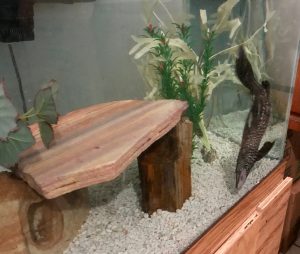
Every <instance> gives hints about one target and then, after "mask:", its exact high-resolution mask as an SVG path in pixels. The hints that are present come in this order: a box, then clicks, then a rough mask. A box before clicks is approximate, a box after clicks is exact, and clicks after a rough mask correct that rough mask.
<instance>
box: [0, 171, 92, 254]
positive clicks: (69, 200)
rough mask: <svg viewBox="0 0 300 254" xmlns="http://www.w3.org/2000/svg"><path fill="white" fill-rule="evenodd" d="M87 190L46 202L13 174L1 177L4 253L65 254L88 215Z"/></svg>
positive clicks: (1, 248)
mask: <svg viewBox="0 0 300 254" xmlns="http://www.w3.org/2000/svg"><path fill="white" fill-rule="evenodd" d="M87 202H88V196H87V191H86V190H80V191H75V192H72V193H70V194H67V195H64V196H62V197H59V198H56V199H52V200H46V199H44V198H43V197H41V196H40V195H38V194H37V193H36V192H35V191H34V190H32V189H31V188H30V187H29V186H28V185H27V184H26V183H24V182H23V181H21V180H20V179H18V178H16V177H14V176H13V175H12V174H9V173H1V174H0V232H1V238H0V253H1V254H19V253H20V254H21V253H30V254H53V253H62V252H63V251H64V250H65V249H66V247H67V246H68V245H69V243H70V241H71V240H72V239H73V238H74V236H75V235H76V234H77V233H78V230H79V228H80V227H81V225H82V224H83V222H84V221H85V219H86V217H87V215H88V210H89V209H88V204H87Z"/></svg>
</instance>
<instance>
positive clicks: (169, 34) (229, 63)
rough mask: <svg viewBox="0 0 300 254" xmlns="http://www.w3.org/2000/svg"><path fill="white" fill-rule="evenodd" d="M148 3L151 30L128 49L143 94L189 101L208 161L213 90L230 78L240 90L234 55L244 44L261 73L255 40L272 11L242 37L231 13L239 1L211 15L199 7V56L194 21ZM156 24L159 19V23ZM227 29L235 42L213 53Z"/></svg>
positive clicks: (189, 113)
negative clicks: (193, 43)
mask: <svg viewBox="0 0 300 254" xmlns="http://www.w3.org/2000/svg"><path fill="white" fill-rule="evenodd" d="M149 2H151V4H149ZM149 2H148V1H146V4H145V6H147V7H148V8H146V9H145V13H146V14H145V17H146V18H145V20H146V22H147V24H148V25H147V27H146V28H145V31H146V33H147V35H146V36H140V37H136V36H132V39H133V40H134V41H135V42H136V45H135V46H134V47H133V48H132V49H131V50H130V52H129V54H130V55H134V60H135V61H136V64H137V67H138V70H139V71H140V72H141V74H142V77H143V78H144V80H145V82H146V84H147V85H148V86H149V88H150V89H149V90H148V92H147V95H146V97H145V98H146V99H160V98H165V99H180V100H185V101H187V102H188V105H189V108H188V110H187V116H188V117H189V119H190V120H191V121H192V122H193V128H194V134H195V135H197V136H198V137H199V138H200V140H201V144H202V155H203V159H204V160H205V161H207V162H209V161H213V160H214V158H215V157H216V154H215V150H214V149H213V147H212V146H211V144H210V142H209V139H208V135H207V130H206V127H205V126H206V123H205V118H204V109H205V107H206V105H207V104H208V102H209V100H210V99H211V95H212V93H213V90H214V89H215V88H216V87H217V86H218V85H219V84H221V83H223V82H224V81H230V82H231V83H233V84H237V85H238V86H237V87H238V89H243V86H240V82H239V80H238V79H237V78H236V75H235V68H234V65H235V60H234V59H235V54H236V51H237V49H238V48H239V46H240V45H243V46H244V47H245V51H246V52H247V54H248V56H249V59H250V60H253V65H254V66H257V68H256V72H258V74H259V73H260V71H261V66H262V64H261V62H262V61H260V60H261V59H259V58H257V56H259V54H256V53H255V49H256V45H255V39H256V36H257V34H258V33H259V32H260V31H261V30H262V28H264V27H266V24H267V22H268V21H269V19H270V17H271V16H272V15H273V14H272V15H268V17H267V18H266V21H265V23H264V25H263V26H262V27H261V28H259V30H258V31H256V32H255V33H254V34H252V35H251V36H250V35H249V36H248V37H246V38H245V40H243V39H242V37H241V36H240V34H241V33H242V32H240V29H239V28H240V27H241V21H240V19H239V18H234V19H232V18H231V17H232V9H233V8H234V6H235V5H236V4H237V3H238V2H239V0H227V1H225V2H224V3H223V4H222V5H220V6H219V7H218V10H217V12H216V13H215V14H213V15H212V16H211V17H210V18H209V19H208V18H207V13H206V10H200V27H201V33H202V45H201V46H202V47H201V48H202V52H201V54H199V55H198V54H196V53H195V52H194V50H193V49H192V48H191V47H190V41H191V37H190V26H189V25H187V22H182V23H180V22H175V19H174V17H173V16H172V15H171V13H170V12H169V11H168V9H167V7H166V6H165V5H164V3H163V2H162V1H160V0H154V1H149ZM159 6H161V7H162V9H163V11H165V13H166V14H167V15H166V17H167V18H169V19H170V21H165V20H163V19H162V18H161V17H159V16H158V14H157V13H158V11H157V10H156V9H155V8H158V7H159ZM160 12H161V11H160ZM186 16H188V15H186ZM154 23H158V24H157V26H154V25H153V24H154ZM168 24H169V25H168ZM224 32H228V39H229V41H230V45H231V46H230V47H229V48H226V49H223V50H221V51H219V52H215V49H214V42H215V41H216V40H217V39H218V36H219V35H220V34H222V33H224ZM220 55H225V58H224V59H225V60H222V61H220V60H219V58H218V57H219V56H220ZM251 63H252V62H251Z"/></svg>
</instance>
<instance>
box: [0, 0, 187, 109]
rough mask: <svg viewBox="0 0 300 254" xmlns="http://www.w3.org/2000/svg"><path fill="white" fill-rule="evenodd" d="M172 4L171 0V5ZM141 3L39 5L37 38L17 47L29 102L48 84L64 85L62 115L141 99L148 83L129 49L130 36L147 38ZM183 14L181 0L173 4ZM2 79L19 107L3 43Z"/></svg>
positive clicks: (120, 0) (0, 46)
mask: <svg viewBox="0 0 300 254" xmlns="http://www.w3.org/2000/svg"><path fill="white" fill-rule="evenodd" d="M169 2H170V1H169ZM141 3H142V0H97V1H95V2H88V3H76V4H59V3H36V4H35V6H34V13H35V17H34V21H35V40H34V41H32V42H19V43H14V44H13V48H14V51H15V55H16V59H17V61H18V65H19V68H20V73H21V76H22V80H23V85H24V90H25V95H26V98H27V102H29V104H30V103H31V100H32V98H33V95H34V93H35V91H36V90H37V89H38V88H39V87H40V86H41V84H43V83H45V82H46V81H47V80H50V79H56V80H57V81H58V82H59V85H60V89H59V92H60V95H59V100H58V105H59V111H60V112H61V113H65V112H68V111H70V110H72V109H75V108H78V107H83V106H87V105H90V104H94V103H99V102H105V101H111V100H119V99H132V98H143V96H144V83H143V81H142V79H141V77H140V75H139V73H138V71H137V68H136V66H135V64H134V63H133V62H132V60H131V57H130V56H128V51H129V50H130V48H131V47H132V46H133V45H134V43H133V42H132V40H131V37H130V35H131V34H143V28H144V23H143V20H142V18H141V14H142V8H141V7H142V4H141ZM169 5H170V6H171V7H172V9H173V10H175V11H176V10H177V12H178V11H179V10H182V8H183V4H182V1H181V0H174V1H171V2H170V3H169ZM0 56H1V59H0V77H1V76H4V77H5V78H6V80H7V81H8V82H7V83H8V85H9V86H10V89H9V91H10V94H11V95H12V97H13V98H14V101H15V102H16V103H17V104H18V105H19V108H20V100H19V98H18V95H19V94H18V90H17V82H16V79H15V74H14V72H13V69H12V66H11V61H10V58H9V55H8V50H7V45H5V44H0Z"/></svg>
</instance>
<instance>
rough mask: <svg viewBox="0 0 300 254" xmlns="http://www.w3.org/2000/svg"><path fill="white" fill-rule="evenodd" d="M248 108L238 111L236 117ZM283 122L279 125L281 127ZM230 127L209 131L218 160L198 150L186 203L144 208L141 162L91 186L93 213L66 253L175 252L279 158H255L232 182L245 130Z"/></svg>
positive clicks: (208, 224)
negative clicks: (241, 179)
mask: <svg viewBox="0 0 300 254" xmlns="http://www.w3.org/2000/svg"><path fill="white" fill-rule="evenodd" d="M246 114H247V112H243V113H241V112H239V113H235V116H236V118H235V120H236V119H237V116H239V117H238V118H242V117H244V116H245V115H246ZM231 117H232V114H230V115H227V116H225V117H224V119H223V120H224V121H225V124H226V122H228V121H229V120H230V119H231ZM240 121H241V122H242V121H243V120H240ZM238 122H239V121H238ZM279 125H282V124H279ZM279 125H278V124H277V125H276V126H277V127H276V128H280V126H279ZM229 127H230V126H229ZM224 128H225V127H224ZM226 129H227V134H226V135H221V134H225V129H223V130H222V131H220V134H219V135H216V134H214V133H212V132H209V136H210V140H211V142H212V145H213V146H214V148H215V149H216V150H217V153H218V160H216V161H215V162H213V163H212V164H207V163H205V162H204V161H203V160H202V159H201V155H200V148H197V149H196V150H195V151H194V155H193V160H192V196H191V197H190V198H189V199H188V200H187V201H186V202H185V203H184V205H183V207H182V209H180V210H178V211H177V212H176V213H171V212H167V211H161V210H158V211H157V212H155V213H154V214H152V215H151V216H149V215H148V214H146V213H144V212H142V210H141V206H140V203H139V201H140V197H141V193H140V187H139V177H138V168H137V163H133V164H132V165H131V166H130V167H129V168H128V169H127V170H126V171H125V172H124V173H123V175H121V176H120V177H119V178H117V179H116V180H114V181H112V182H108V183H104V184H100V185H96V186H93V187H91V188H90V189H89V193H90V202H91V206H92V208H91V211H90V214H89V216H88V218H87V221H86V223H85V224H84V225H83V226H82V228H81V230H80V232H79V234H78V236H77V237H76V238H75V239H74V240H73V241H72V243H71V244H70V246H69V248H68V249H67V250H66V251H65V253H66V254H70V253H78V254H79V253H80V254H82V253H99V254H106V253H109V254H121V253H123V254H125V253H126V254H140V253H143V254H146V253H149V254H150V253H155V254H160V253H164V254H167V253H170V254H171V253H172V254H173V253H180V252H181V251H183V250H184V249H185V248H186V247H187V246H188V245H189V244H190V243H192V242H193V241H194V240H195V239H196V238H197V237H198V236H199V235H200V234H201V233H203V232H204V231H205V230H206V229H207V228H208V227H209V226H210V225H211V224H212V223H213V222H214V221H215V220H216V219H218V218H219V217H220V216H221V215H222V214H224V212H226V211H227V210H228V209H229V208H230V207H232V205H233V204H234V203H235V202H237V201H238V200H239V199H240V198H241V197H242V196H244V195H245V194H246V193H247V192H248V191H249V190H250V189H251V188H252V187H253V186H255V185H256V184H257V183H258V182H259V181H260V179H262V178H263V177H264V176H266V175H267V173H269V171H270V170H271V169H273V168H274V167H275V166H276V165H277V164H278V160H277V159H272V158H270V157H269V158H264V159H262V160H261V161H259V162H257V163H256V164H255V167H254V170H253V171H252V172H251V173H250V175H249V176H248V178H247V181H246V183H245V185H244V186H243V187H242V189H241V190H240V191H239V193H237V192H236V191H235V188H234V184H235V163H236V159H237V155H238V151H239V145H238V144H237V143H236V142H235V141H234V138H235V137H238V136H240V135H241V130H240V128H228V127H227V128H226ZM216 133H217V132H216ZM269 133H270V135H271V136H270V139H271V138H273V135H274V134H273V132H269ZM268 138H269V137H268V136H267V139H268ZM197 143H199V142H197ZM274 149H275V150H276V147H274V148H273V150H274ZM275 154H276V153H275Z"/></svg>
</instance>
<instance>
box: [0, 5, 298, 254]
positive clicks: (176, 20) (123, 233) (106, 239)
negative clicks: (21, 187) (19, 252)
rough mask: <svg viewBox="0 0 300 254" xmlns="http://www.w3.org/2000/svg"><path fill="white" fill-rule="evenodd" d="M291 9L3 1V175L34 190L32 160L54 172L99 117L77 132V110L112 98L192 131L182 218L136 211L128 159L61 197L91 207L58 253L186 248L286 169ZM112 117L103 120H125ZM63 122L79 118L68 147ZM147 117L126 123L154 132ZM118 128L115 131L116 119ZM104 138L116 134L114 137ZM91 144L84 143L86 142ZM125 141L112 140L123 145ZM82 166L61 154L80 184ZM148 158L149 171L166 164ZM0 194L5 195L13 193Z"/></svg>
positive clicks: (136, 188) (177, 212) (293, 30)
mask: <svg viewBox="0 0 300 254" xmlns="http://www.w3.org/2000/svg"><path fill="white" fill-rule="evenodd" d="M299 11H300V2H298V1H296V0H285V1H281V0H252V1H250V0H198V1H197V0H34V1H32V0H19V1H9V0H5V1H1V3H0V14H1V16H0V56H1V58H0V78H1V80H2V81H1V90H0V119H1V121H0V125H2V126H1V127H0V151H1V154H2V155H0V159H1V160H0V165H1V166H2V167H1V174H2V175H3V174H7V171H8V172H10V174H15V175H18V176H19V177H21V178H22V179H23V180H24V181H25V182H28V183H29V185H28V188H29V189H31V188H34V189H36V190H37V191H38V192H39V186H38V187H36V186H34V184H32V179H31V178H28V177H27V175H26V174H23V175H22V172H21V173H20V171H18V167H20V168H21V167H23V166H24V165H25V164H26V163H29V164H30V163H35V162H36V161H37V160H40V161H41V162H40V163H41V164H39V165H42V166H43V165H45V164H46V162H45V161H47V163H49V165H50V166H51V165H56V164H55V163H56V162H55V161H58V162H57V163H58V165H59V164H64V162H62V161H59V159H58V158H57V156H58V155H57V154H60V155H61V156H64V154H65V153H67V152H68V149H73V148H74V146H76V147H77V148H76V149H80V148H81V147H82V149H84V147H85V145H86V143H85V138H86V137H87V136H88V135H89V134H88V133H86V132H85V126H88V124H89V123H90V122H93V121H95V123H96V125H97V124H101V123H102V122H101V121H102V120H101V119H102V118H101V117H103V116H102V115H101V116H100V115H97V114H98V113H97V114H96V113H95V116H93V115H92V114H94V113H93V112H94V111H93V109H94V108H89V111H82V112H84V113H82V115H84V116H83V118H82V119H83V120H82V122H81V125H79V124H78V125H76V121H80V119H81V118H79V117H78V116H77V115H76V112H79V111H80V110H84V109H86V108H88V107H90V106H92V105H111V104H110V103H112V102H117V101H126V103H127V102H128V101H131V100H134V101H138V102H134V103H137V104H134V105H135V106H134V107H135V108H138V107H139V106H138V105H142V104H139V103H143V102H144V101H147V102H148V101H151V102H152V101H154V102H159V101H161V100H179V101H184V102H185V104H184V105H186V106H185V108H184V109H185V110H184V113H183V117H184V119H185V120H186V121H187V122H189V123H190V125H191V126H192V127H193V130H192V132H191V133H192V134H191V137H190V138H191V143H190V144H191V153H192V154H191V156H190V157H188V158H190V163H191V164H190V178H191V180H190V181H191V190H190V193H189V195H188V197H187V198H185V199H184V202H183V204H182V205H180V207H178V209H174V211H166V209H163V207H162V208H161V209H160V208H159V209H156V210H155V211H151V212H149V213H147V212H145V207H144V206H143V205H142V202H141V200H142V198H144V190H141V181H142V180H141V179H142V177H141V174H143V173H142V172H141V171H142V170H143V167H145V165H144V164H143V163H140V162H137V160H136V159H137V157H138V155H137V156H135V157H134V156H132V158H131V157H130V158H131V163H130V165H126V167H125V166H124V168H123V169H122V172H121V173H119V174H114V176H112V177H109V178H107V180H105V179H106V178H105V179H104V180H103V181H101V182H97V181H96V180H95V181H93V180H91V179H89V180H88V181H87V183H86V184H85V185H82V186H81V185H80V184H78V186H77V185H76V186H75V187H74V188H73V187H72V188H73V189H72V190H71V189H70V190H64V191H62V192H61V195H63V194H65V193H68V192H71V191H75V190H77V189H82V188H84V189H85V190H86V197H85V202H86V203H88V204H89V206H90V208H89V213H88V215H87V217H86V219H85V221H84V222H83V223H82V226H81V227H80V229H79V230H78V231H76V235H75V237H72V238H70V239H68V241H67V245H66V246H65V253H157V254H158V253H181V252H183V251H184V250H185V249H186V248H187V247H188V246H189V245H190V244H191V243H192V242H193V241H195V239H197V238H198V237H199V236H200V235H201V234H202V233H203V232H204V231H206V230H207V229H208V228H209V227H210V226H211V225H212V224H213V223H214V222H216V220H218V219H219V218H220V217H221V216H222V215H223V214H224V213H225V212H226V211H228V210H229V209H230V208H231V207H232V206H233V205H234V204H236V203H237V202H238V201H239V200H240V199H241V198H242V197H244V196H245V194H247V193H248V192H249V191H251V190H252V189H253V188H254V187H255V186H256V185H257V184H259V182H260V181H261V180H262V179H263V178H264V177H265V176H267V175H268V174H269V173H270V172H271V171H272V170H273V169H275V168H276V166H278V164H279V163H280V162H281V160H282V159H283V153H284V148H285V140H286V133H287V126H288V119H289V112H290V107H291V101H292V100H291V98H292V95H293V85H294V81H295V80H294V79H295V71H296V67H297V62H298V44H299V37H300V31H299V28H298V24H299V22H300V19H299V18H298V17H299V15H298V13H299ZM126 103H125V104H124V106H121V107H124V112H125V111H126V110H125V107H126V105H127V104H126ZM121 105H123V104H121ZM182 105H183V104H182ZM103 110H104V109H103ZM104 111H105V110H104ZM104 111H103V112H104ZM70 112H73V113H71V114H68V113H70ZM74 112H75V113H74ZM80 112H81V111H80ZM101 112H102V111H101ZM120 112H121V113H119V114H117V113H116V115H113V117H112V119H114V120H115V119H117V120H115V121H118V119H122V117H123V113H122V112H123V111H120ZM66 114H67V118H65V119H66V123H67V124H66V126H67V127H68V126H71V124H72V121H73V120H72V119H73V118H72V117H74V118H76V117H78V118H76V121H75V120H74V126H73V127H72V128H71V127H68V128H69V129H66V131H65V137H64V135H61V134H59V135H58V136H57V135H56V131H55V130H56V128H57V126H59V124H60V118H61V117H63V116H64V115H66ZM72 114H73V115H72ZM99 114H100V113H99ZM103 114H104V115H105V112H104V113H103ZM124 114H125V113H124ZM163 114H164V112H163V110H161V109H159V110H157V111H156V112H155V115H153V119H164V118H163ZM146 115H147V112H146V113H145V114H144V115H140V116H138V117H140V119H142V120H139V121H140V122H138V120H137V119H136V118H134V117H133V118H132V119H131V121H132V126H134V123H135V122H138V125H139V128H140V129H144V130H145V128H146V127H147V125H151V124H154V123H151V122H147V121H146V120H145V121H144V120H143V119H144V118H145V117H146ZM90 116H91V117H90ZM84 117H86V119H88V120H86V121H85V120H84ZM89 117H90V118H89ZM97 117H98V118H99V122H97V121H98V118H97ZM120 121H121V120H120ZM166 121H167V120H166ZM120 123H121V122H120ZM34 124H37V126H38V127H37V128H35V127H32V126H33V125H34ZM68 124H69V125H68ZM28 126H31V127H30V129H29V128H28ZM35 126H36V125H35ZM130 126H131V125H130ZM67 127H66V128H67ZM76 128H78V133H79V134H78V135H77V134H76V135H77V136H76V137H75V138H74V140H75V139H76V142H77V143H76V142H75V141H74V145H73V147H72V142H73V141H72V142H71V143H68V145H66V146H63V147H62V148H60V149H61V150H59V151H56V150H55V149H56V148H55V146H56V145H59V142H58V141H57V144H56V143H55V140H59V139H60V138H61V139H62V140H67V139H70V137H71V136H70V135H71V134H69V132H72V131H74V130H76ZM114 128H116V129H120V130H121V129H122V128H124V126H122V125H121V124H119V125H118V122H117V127H116V126H115V127H114ZM132 128H134V127H132ZM96 130H97V129H96V127H93V129H92V131H94V132H95V133H96ZM105 130H106V131H107V132H109V133H110V134H109V135H113V134H112V133H111V132H112V131H113V130H112V127H106V129H105ZM31 133H33V134H34V135H33V136H34V137H35V138H36V137H38V138H39V135H40V136H41V140H42V142H43V144H44V146H45V147H44V146H39V149H41V150H43V151H45V156H44V155H36V153H38V152H37V150H34V152H27V151H28V150H27V149H30V147H32V146H33V145H34V138H33V136H32V134H31ZM36 133H40V134H36ZM140 133H142V132H138V131H136V132H135V135H134V136H133V137H134V138H135V137H136V136H138V135H142V134H140ZM152 134H153V133H152V132H149V133H147V135H152ZM97 135H98V134H97ZM97 135H96V136H97ZM102 135H103V137H105V135H106V134H105V133H102ZM124 135H125V134H124ZM143 135H144V134H143ZM153 135H154V134H153ZM96 136H95V137H93V138H91V139H90V140H92V139H94V140H93V141H91V142H94V143H95V144H96V140H97V137H96ZM183 136H184V137H186V138H188V137H189V135H183ZM99 140H100V139H99ZM111 140H112V141H111V142H112V143H113V142H115V141H113V138H111ZM100 141H101V140H100ZM100 141H99V142H100ZM125 141H126V140H125V139H123V138H120V139H119V140H118V142H117V143H116V144H117V146H118V147H121V148H122V147H123V146H122V142H123V143H124V142H125ZM101 142H102V141H101ZM101 142H100V144H99V147H98V146H97V147H96V148H97V149H99V151H101V146H102V144H101ZM107 142H108V141H107ZM168 142H169V141H168ZM114 144H115V143H114ZM167 144H168V145H170V146H172V145H173V143H172V142H171V141H170V142H169V143H167ZM36 147H37V146H35V147H34V149H37V148H36ZM47 149H49V150H47ZM122 149H123V148H122ZM144 150H145V149H144ZM79 152H80V151H79V150H78V153H79ZM46 153H47V154H46ZM93 153H94V151H93ZM93 153H91V154H92V155H93ZM119 153H121V152H119ZM92 155H90V156H92ZM34 156H37V157H34ZM80 156H81V155H80ZM80 156H79V157H80ZM88 156H89V154H87V157H86V158H87V159H86V160H88V159H89V157H88ZM99 156H100V155H99ZM141 156H144V155H143V154H142V155H141ZM79 157H78V158H77V160H76V163H73V161H74V160H75V159H74V158H72V157H70V158H69V157H67V156H66V157H65V158H67V159H66V160H70V161H72V163H73V164H71V163H70V165H72V167H75V168H77V167H78V168H79V169H80V170H81V171H80V172H81V174H82V175H84V173H82V172H84V169H83V168H82V167H83V166H82V167H81V166H80V165H83V164H82V163H83V162H82V160H81V157H80V158H79ZM100 157H101V156H100ZM100 157H99V158H100ZM133 157H134V158H133ZM175 157H176V156H175ZM27 158H29V159H27ZM101 158H102V157H101ZM151 158H152V157H151ZM154 158H155V159H154V160H155V162H153V163H154V165H159V164H160V163H162V164H163V163H164V160H167V158H165V157H163V156H161V157H160V156H157V157H154ZM99 160H100V159H99ZM149 160H151V159H149ZM24 161H26V163H25V162H24ZM145 161H146V159H145ZM85 163H86V164H84V165H89V163H92V162H86V161H85ZM26 165H28V164H26ZM68 165H69V164H68ZM163 165H169V164H168V163H165V164H163ZM42 166H40V168H39V169H37V170H38V174H37V176H36V177H37V178H38V177H39V174H40V172H41V171H42V170H43V167H42ZM24 167H25V166H24ZM120 167H121V166H120ZM139 168H140V169H139ZM50 169H51V168H50ZM79 169H78V170H79ZM2 171H3V172H2ZM70 172H71V171H70ZM56 173H57V172H56ZM51 174H52V173H51ZM53 174H54V173H53ZM57 174H59V173H57ZM70 174H71V173H70ZM48 175H49V177H50V176H53V175H50V173H48ZM86 175H87V176H86V177H87V178H88V177H91V178H92V176H93V174H92V173H91V175H90V176H89V175H88V173H87V174H86ZM43 179H44V178H43ZM45 179H46V177H45ZM45 179H44V180H43V181H46V180H45ZM74 181H75V180H74ZM55 184H56V182H51V186H52V185H53V186H55ZM68 184H74V183H67V184H66V186H67V185H68ZM49 185H50V183H49ZM29 186H30V187H29ZM35 187H36V188H35ZM47 188H50V187H49V186H47ZM61 188H68V187H65V186H63V187H61ZM47 190H48V189H47ZM5 191H6V192H10V189H9V185H8V188H7V189H6V190H5ZM45 195H46V194H45ZM58 196H59V195H58V194H53V195H52V196H51V197H50V194H49V197H50V198H52V197H53V198H57V197H58ZM0 202H2V201H1V200H0ZM3 204H4V203H3ZM0 205H1V204H0ZM41 239H42V238H41ZM55 239H56V238H55ZM53 241H54V240H53ZM45 246H46V245H45ZM30 251H32V253H35V252H34V251H33V249H31V250H30Z"/></svg>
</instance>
